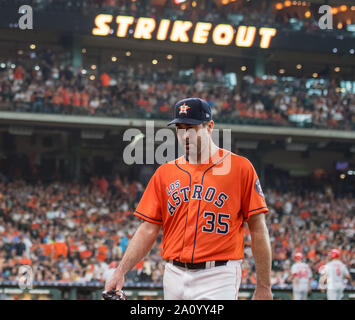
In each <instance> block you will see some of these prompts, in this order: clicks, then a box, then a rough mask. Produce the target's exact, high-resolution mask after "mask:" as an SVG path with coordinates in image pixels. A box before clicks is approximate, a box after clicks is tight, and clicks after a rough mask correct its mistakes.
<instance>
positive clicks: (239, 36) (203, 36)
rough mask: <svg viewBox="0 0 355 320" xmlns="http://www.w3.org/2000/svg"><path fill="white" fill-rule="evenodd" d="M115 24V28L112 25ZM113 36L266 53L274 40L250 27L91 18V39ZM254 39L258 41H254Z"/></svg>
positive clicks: (106, 16) (271, 31)
mask: <svg viewBox="0 0 355 320" xmlns="http://www.w3.org/2000/svg"><path fill="white" fill-rule="evenodd" d="M113 24H115V27H112V25H113ZM112 33H114V34H115V35H116V36H117V37H118V38H127V37H128V36H131V35H132V36H133V38H135V39H145V40H158V41H167V40H169V41H172V42H182V43H196V44H207V43H208V42H212V43H213V44H215V45H218V46H236V47H244V48H247V47H252V46H259V47H260V48H262V49H267V48H269V46H270V43H271V40H272V39H273V38H274V37H275V36H276V33H277V30H276V29H275V28H257V27H254V26H243V25H241V26H238V27H234V26H233V25H230V24H212V23H209V22H195V23H194V22H192V21H187V20H175V21H171V20H168V19H161V20H156V19H154V18H147V17H139V18H135V17H132V16H116V17H115V20H114V16H112V15H110V14H99V15H97V16H96V18H95V27H94V28H93V29H92V34H93V35H94V36H103V37H104V36H109V35H111V34H112ZM257 37H258V39H257Z"/></svg>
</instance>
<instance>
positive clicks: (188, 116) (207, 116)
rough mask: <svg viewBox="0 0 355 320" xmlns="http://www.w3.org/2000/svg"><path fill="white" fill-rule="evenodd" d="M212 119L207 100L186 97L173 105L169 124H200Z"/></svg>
mask: <svg viewBox="0 0 355 320" xmlns="http://www.w3.org/2000/svg"><path fill="white" fill-rule="evenodd" d="M210 120H212V111H211V107H210V105H209V104H208V103H207V101H205V100H202V99H200V98H187V99H183V100H180V101H178V102H177V103H176V104H175V106H174V120H172V121H170V122H169V123H168V126H170V125H171V124H177V123H185V124H201V123H203V122H206V121H210Z"/></svg>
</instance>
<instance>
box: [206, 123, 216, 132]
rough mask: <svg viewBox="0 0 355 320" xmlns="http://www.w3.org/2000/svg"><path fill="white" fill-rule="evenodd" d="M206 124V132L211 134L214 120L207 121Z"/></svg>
mask: <svg viewBox="0 0 355 320" xmlns="http://www.w3.org/2000/svg"><path fill="white" fill-rule="evenodd" d="M206 126H207V131H208V133H209V134H211V133H212V131H213V127H214V121H213V120H211V121H208V122H207V124H206Z"/></svg>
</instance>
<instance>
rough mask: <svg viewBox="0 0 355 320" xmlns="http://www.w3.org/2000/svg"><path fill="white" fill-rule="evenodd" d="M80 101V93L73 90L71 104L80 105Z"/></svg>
mask: <svg viewBox="0 0 355 320" xmlns="http://www.w3.org/2000/svg"><path fill="white" fill-rule="evenodd" d="M80 103H81V102H80V93H79V92H78V91H75V92H74V93H73V106H74V107H80Z"/></svg>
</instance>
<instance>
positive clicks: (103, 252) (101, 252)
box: [97, 244, 108, 262]
mask: <svg viewBox="0 0 355 320" xmlns="http://www.w3.org/2000/svg"><path fill="white" fill-rule="evenodd" d="M97 251H98V254H97V260H98V261H100V262H104V261H106V259H107V252H108V248H107V246H105V245H104V244H102V245H101V246H99V247H98V248H97Z"/></svg>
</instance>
